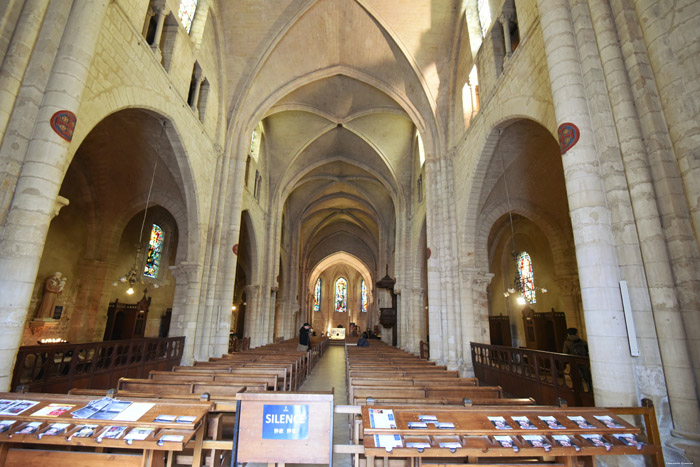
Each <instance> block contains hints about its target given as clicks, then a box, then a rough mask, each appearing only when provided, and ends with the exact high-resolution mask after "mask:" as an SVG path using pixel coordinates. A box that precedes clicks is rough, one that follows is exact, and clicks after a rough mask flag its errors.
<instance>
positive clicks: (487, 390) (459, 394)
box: [348, 381, 503, 404]
mask: <svg viewBox="0 0 700 467" xmlns="http://www.w3.org/2000/svg"><path fill="white" fill-rule="evenodd" d="M387 383H390V382H389V381H387ZM368 397H374V398H385V397H391V398H394V399H402V398H405V399H421V398H424V399H436V400H443V401H445V403H457V404H459V403H461V401H463V400H464V399H479V398H485V397H486V398H500V397H503V391H502V390H501V388H500V386H472V387H466V386H465V387H449V386H410V387H399V386H395V387H391V386H387V385H385V386H383V387H379V386H350V387H349V388H348V400H349V401H353V403H354V401H355V400H356V399H366V398H368Z"/></svg>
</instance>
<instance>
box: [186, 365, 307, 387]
mask: <svg viewBox="0 0 700 467" xmlns="http://www.w3.org/2000/svg"><path fill="white" fill-rule="evenodd" d="M183 368H186V369H184V370H183ZM194 368H198V369H207V370H210V369H217V370H221V372H222V373H226V372H228V373H235V372H236V370H239V373H251V372H255V373H258V372H260V373H262V372H267V373H270V372H281V373H283V374H282V379H283V385H284V390H285V391H293V390H296V388H297V383H296V379H295V376H294V371H293V370H294V365H293V364H292V363H286V364H285V363H282V362H273V363H266V362H260V361H255V362H235V361H228V362H226V361H220V362H195V366H194ZM194 368H193V367H174V368H173V370H174V371H196V370H195V369H194ZM241 369H243V370H241ZM278 374H279V373H278Z"/></svg>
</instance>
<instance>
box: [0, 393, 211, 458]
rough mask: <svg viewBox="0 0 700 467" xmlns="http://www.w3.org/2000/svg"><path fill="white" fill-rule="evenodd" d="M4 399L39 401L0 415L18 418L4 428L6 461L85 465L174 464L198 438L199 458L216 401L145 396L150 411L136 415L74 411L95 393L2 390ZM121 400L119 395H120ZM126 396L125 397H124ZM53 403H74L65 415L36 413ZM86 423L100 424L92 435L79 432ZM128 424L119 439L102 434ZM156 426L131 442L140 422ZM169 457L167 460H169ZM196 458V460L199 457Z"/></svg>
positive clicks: (1, 447)
mask: <svg viewBox="0 0 700 467" xmlns="http://www.w3.org/2000/svg"><path fill="white" fill-rule="evenodd" d="M0 399H3V400H29V401H35V402H38V404H36V405H34V406H33V407H31V408H30V409H28V410H26V411H24V412H22V413H20V414H17V415H0V422H1V421H3V420H8V421H9V420H14V423H13V424H12V425H11V426H10V428H9V429H8V430H6V431H5V432H3V433H0V465H3V466H6V467H12V466H26V465H42V464H47V465H50V466H51V467H82V466H86V467H87V466H90V467H93V466H108V465H114V466H120V467H121V466H128V467H130V466H141V467H146V466H148V467H150V466H153V467H159V466H164V465H166V462H167V465H168V466H171V465H172V462H173V457H174V455H173V454H174V453H175V452H178V451H182V450H183V449H184V448H185V445H186V444H188V443H189V442H190V441H192V440H194V456H193V459H194V460H195V462H199V461H200V459H201V453H202V441H203V439H204V422H203V421H204V417H205V416H206V414H207V413H208V412H209V410H210V408H211V407H212V404H211V403H208V402H199V401H197V402H194V401H193V402H187V403H183V402H172V401H167V400H158V399H153V400H145V399H140V400H138V402H134V404H137V403H138V404H148V405H142V406H134V405H133V404H132V407H140V408H142V409H143V410H145V412H144V413H143V414H142V415H141V416H140V417H138V419H137V420H135V421H127V420H124V421H122V420H119V421H117V420H104V419H91V418H73V416H72V415H71V414H72V412H74V411H76V410H78V409H80V408H82V407H84V406H86V405H87V403H88V402H90V401H91V400H95V398H94V397H89V396H75V395H65V394H43V393H42V394H38V393H24V394H18V393H0ZM115 400H116V399H115ZM120 400H123V399H120ZM49 404H58V405H65V406H68V405H72V406H73V407H72V408H71V409H70V410H68V411H66V412H64V413H61V414H59V415H55V416H51V415H34V414H36V413H37V412H40V413H41V411H44V412H46V410H47V409H46V410H45V407H47V406H49ZM160 415H173V416H184V417H189V419H188V421H186V422H175V421H155V420H156V417H158V416H160ZM28 423H37V424H39V427H38V429H37V430H36V431H34V432H32V433H29V434H23V433H21V432H22V431H23V427H25V426H26V424H28ZM56 423H65V424H69V426H68V427H67V428H66V429H65V431H63V432H61V433H60V434H58V435H53V436H52V435H50V434H49V433H45V432H47V431H48V430H49V427H50V426H51V425H52V424H56ZM80 425H96V426H97V427H96V428H95V429H94V431H93V433H92V434H91V435H90V436H88V437H84V438H83V437H78V436H76V433H77V431H78V427H79V426H80ZM110 426H125V427H127V428H126V430H125V431H124V433H122V435H121V436H120V437H119V438H118V439H109V438H106V437H102V436H103V435H104V434H105V433H106V431H107V427H110ZM137 427H138V428H151V429H153V431H152V432H151V433H150V435H149V436H147V437H146V438H145V439H144V440H133V441H132V442H130V443H128V442H127V441H125V440H124V437H125V436H128V433H129V432H130V431H131V430H133V429H134V428H137ZM165 435H174V436H181V437H182V439H178V440H177V441H164V440H163V439H162V438H163V436H165ZM166 458H167V460H166ZM193 464H194V462H193ZM196 465H199V464H198V463H197V464H196Z"/></svg>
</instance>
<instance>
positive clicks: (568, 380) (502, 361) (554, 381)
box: [471, 342, 594, 407]
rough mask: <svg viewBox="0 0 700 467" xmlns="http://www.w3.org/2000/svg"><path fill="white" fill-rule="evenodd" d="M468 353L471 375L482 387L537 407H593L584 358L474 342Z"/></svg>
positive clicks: (586, 361)
mask: <svg viewBox="0 0 700 467" xmlns="http://www.w3.org/2000/svg"><path fill="white" fill-rule="evenodd" d="M471 350H472V364H473V365H474V373H475V375H476V376H477V378H479V380H480V381H481V382H482V383H484V384H497V385H499V386H501V387H503V389H504V390H505V391H506V392H508V393H509V394H513V395H515V396H532V397H534V398H535V400H537V402H538V403H539V404H555V403H556V400H557V399H564V400H566V401H567V403H568V404H569V405H570V406H582V407H585V406H593V405H594V400H593V387H592V385H591V381H590V374H591V371H590V363H589V361H588V358H587V357H577V356H575V355H566V354H560V353H555V352H544V351H540V350H531V349H522V348H514V347H505V346H500V345H486V344H477V343H474V342H472V344H471Z"/></svg>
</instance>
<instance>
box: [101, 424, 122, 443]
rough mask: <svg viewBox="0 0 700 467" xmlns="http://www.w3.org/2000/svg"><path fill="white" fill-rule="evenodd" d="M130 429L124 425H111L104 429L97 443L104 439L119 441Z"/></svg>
mask: <svg viewBox="0 0 700 467" xmlns="http://www.w3.org/2000/svg"><path fill="white" fill-rule="evenodd" d="M127 428H128V427H126V426H123V425H110V426H108V427H107V428H105V429H104V431H103V432H102V433H100V435H99V436H98V437H97V441H98V442H99V441H101V440H102V439H103V438H106V439H119V438H121V437H122V435H123V434H124V433H125V432H126V429H127Z"/></svg>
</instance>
